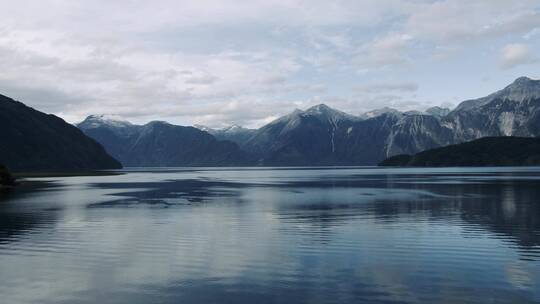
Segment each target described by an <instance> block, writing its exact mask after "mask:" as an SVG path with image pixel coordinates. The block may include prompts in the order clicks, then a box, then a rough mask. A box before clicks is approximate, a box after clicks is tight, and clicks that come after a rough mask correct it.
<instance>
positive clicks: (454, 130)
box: [79, 77, 540, 165]
mask: <svg viewBox="0 0 540 304" xmlns="http://www.w3.org/2000/svg"><path fill="white" fill-rule="evenodd" d="M149 125H150V124H148V125H144V126H137V125H133V124H130V123H128V122H125V121H121V120H118V119H113V118H111V117H102V116H90V117H89V118H88V119H87V120H86V121H85V122H83V123H81V124H79V127H80V128H81V129H83V130H84V131H85V133H87V134H88V135H90V136H92V137H93V138H95V139H96V140H98V141H99V142H101V143H102V144H103V145H104V146H105V147H106V148H107V149H108V151H109V152H110V153H111V154H112V155H113V156H116V155H119V154H117V153H118V151H117V150H116V149H117V148H118V149H120V151H126V148H125V147H130V148H129V149H134V150H137V149H138V148H136V147H137V145H139V144H140V142H145V145H148V146H147V147H146V148H145V149H143V151H142V152H144V153H142V152H141V153H139V155H138V157H139V159H138V160H137V161H136V162H134V163H136V164H139V165H140V164H142V163H144V164H152V162H145V161H144V160H145V157H146V158H148V157H149V156H148V155H152V153H157V152H155V151H154V150H153V149H155V150H157V151H164V150H166V151H169V152H167V153H169V154H170V155H173V154H175V153H180V152H179V151H183V149H186V148H184V147H190V146H192V145H193V142H189V143H187V144H186V139H185V138H184V137H182V136H174V135H170V136H158V135H157V134H156V132H154V131H152V130H153V129H152V130H151V129H150V128H149ZM158 125H159V126H160V130H161V131H160V132H165V130H168V129H175V130H176V131H175V132H178V133H180V129H178V128H187V127H180V126H173V125H168V126H162V125H163V123H160V124H158ZM197 128H198V129H199V130H197V129H195V128H191V129H192V131H191V132H192V133H193V130H194V131H196V132H198V133H197V134H198V135H197V136H202V137H205V136H206V137H205V138H206V139H205V142H213V143H214V144H213V145H210V146H212V148H211V149H210V148H208V149H202V150H196V151H197V154H204V153H210V154H209V155H211V157H210V158H211V159H218V158H219V155H221V154H220V153H228V154H227V155H229V156H231V157H232V159H234V160H235V162H236V163H239V162H240V161H239V159H240V158H242V163H244V164H246V163H250V164H259V165H374V164H376V163H378V162H379V161H381V160H383V159H385V158H387V157H389V156H393V155H396V154H403V153H405V154H414V153H417V152H420V151H423V150H426V149H431V148H435V147H440V146H445V145H449V144H456V143H461V142H465V141H470V140H473V139H477V138H480V137H485V136H507V135H514V136H527V137H533V136H539V135H540V81H538V80H532V79H530V78H526V77H521V78H518V79H516V80H515V81H514V82H513V83H512V84H510V85H508V86H507V87H506V88H504V89H502V90H500V91H498V92H496V93H493V94H490V95H488V96H486V97H482V98H479V99H474V100H467V101H464V102H462V103H461V104H460V105H459V106H458V107H457V108H456V109H454V110H453V111H450V110H449V109H446V108H441V107H432V108H429V109H427V110H426V111H424V112H420V111H408V112H400V111H398V110H395V109H392V108H383V109H378V110H374V111H370V112H367V113H364V114H362V115H360V116H353V115H350V114H347V113H344V112H342V111H339V110H336V109H333V108H331V107H329V106H327V105H324V104H319V105H316V106H313V107H311V108H308V109H306V110H298V109H297V110H295V111H293V112H291V113H290V114H288V115H284V116H282V117H280V118H278V119H276V120H274V121H272V122H270V123H269V124H267V125H265V126H263V127H261V128H259V129H257V130H251V129H246V128H242V127H240V126H234V125H233V126H230V127H227V128H223V129H211V128H207V127H203V126H197ZM120 129H121V130H123V131H119V130H120ZM96 130H99V132H97V131H96ZM104 130H108V132H109V133H112V134H113V135H114V137H113V136H112V135H106V134H108V133H107V132H106V131H104ZM149 130H150V131H149ZM201 130H203V131H201ZM171 132H172V131H171ZM175 132H172V133H175ZM132 133H133V134H135V135H133V134H132ZM147 133H148V138H152V139H151V140H150V139H145V141H143V140H142V139H140V138H139V137H140V136H141V134H147ZM126 134H127V136H126ZM201 134H202V135H201ZM122 136H124V137H125V138H129V140H132V141H133V143H132V142H128V143H124V142H122V140H119V138H122ZM193 136H195V135H193ZM145 137H146V135H145ZM219 140H225V141H223V142H220V141H219ZM150 142H151V143H152V144H149V143H150ZM170 142H175V143H176V145H173V148H171V147H170V145H171V144H170ZM232 142H234V143H237V144H238V145H239V147H240V148H238V146H236V145H234V144H233V143H232ZM216 143H221V145H223V143H228V144H233V145H234V147H236V148H230V147H229V148H228V149H224V148H223V147H219V148H218V147H217V146H215V145H217V144H216ZM117 146H118V147H117ZM208 147H209V146H208ZM129 149H128V150H127V151H130V150H129ZM168 149H170V150H168ZM235 149H238V150H235ZM239 149H242V150H243V151H240V150H239ZM244 151H245V152H244ZM122 153H124V152H122ZM130 153H132V152H130ZM160 153H161V152H160ZM182 153H184V152H182ZM212 153H213V154H212ZM242 153H244V154H242ZM123 157H125V156H119V158H120V159H123ZM252 160H255V161H254V162H252ZM156 162H157V161H156ZM154 163H155V162H154ZM158 163H160V164H162V165H164V164H166V162H158ZM130 164H131V163H130Z"/></svg>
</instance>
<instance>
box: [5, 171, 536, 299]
mask: <svg viewBox="0 0 540 304" xmlns="http://www.w3.org/2000/svg"><path fill="white" fill-rule="evenodd" d="M121 173H122V174H120V175H110V176H79V177H51V178H30V179H28V181H27V182H26V183H25V184H23V185H22V186H21V187H19V188H17V189H16V190H12V191H10V192H8V193H4V194H0V302H1V303H98V302H102V303H360V302H364V303H535V302H536V303H538V302H540V168H469V169H379V168H310V169H307V168H305V169H302V168H274V169H272V168H267V169H265V168H242V169H219V168H205V169H189V168H185V169H182V168H179V169H144V170H138V169H131V170H125V171H121Z"/></svg>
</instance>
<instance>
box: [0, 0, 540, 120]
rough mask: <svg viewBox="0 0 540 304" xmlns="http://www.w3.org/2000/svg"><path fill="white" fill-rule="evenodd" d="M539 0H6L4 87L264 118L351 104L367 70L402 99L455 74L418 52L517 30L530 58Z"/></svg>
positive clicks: (518, 57)
mask: <svg viewBox="0 0 540 304" xmlns="http://www.w3.org/2000/svg"><path fill="white" fill-rule="evenodd" d="M539 8H540V7H539V4H538V1H529V0H520V1H506V0H504V1H503V0H490V1H487V0H486V1H465V0H442V1H431V0H401V1H395V0H366V1H354V0H339V1H322V0H313V1H309V2H306V1H302V0H275V1H272V0H254V1H248V2H246V1H240V0H197V1H195V0H185V1H175V0H156V1H151V2H150V1H143V0H118V1H105V0H95V1H68V0H43V1H33V0H19V1H16V2H13V1H11V2H9V1H3V2H2V3H0V19H1V20H2V25H1V26H0V93H2V94H6V95H11V96H12V97H15V98H18V99H21V101H23V102H26V103H28V104H30V105H31V106H34V107H36V108H38V109H39V110H43V111H46V112H52V113H56V114H61V115H62V116H63V117H65V118H68V119H69V120H70V121H71V122H74V121H77V120H81V119H83V118H84V116H86V115H89V114H94V113H100V112H103V109H106V112H107V113H113V114H119V115H121V116H123V117H126V118H128V119H131V120H134V121H136V122H142V121H147V120H150V119H165V118H167V119H169V120H171V121H172V122H175V123H183V124H190V123H204V124H207V125H210V126H213V125H223V124H225V123H229V122H232V123H239V124H246V125H249V126H254V125H257V124H260V123H261V122H263V121H266V119H269V117H275V116H276V115H279V114H284V113H287V112H290V111H292V110H293V109H294V108H295V107H297V106H301V107H303V106H306V105H308V104H311V103H312V102H330V103H332V104H331V105H333V106H335V107H338V108H341V109H343V110H351V111H354V110H355V109H356V108H357V107H358V106H360V105H359V102H356V101H354V98H353V97H356V95H355V96H353V97H351V96H348V94H351V90H350V88H352V87H354V86H355V85H356V84H358V83H373V84H374V85H372V87H371V88H367V87H366V88H363V89H362V88H357V90H356V91H355V92H353V94H359V93H361V92H359V90H360V91H361V90H364V92H363V93H365V94H372V95H373V94H374V93H373V92H374V91H376V90H380V91H390V93H384V94H387V95H396V96H400V97H401V98H393V99H392V100H389V99H388V98H386V99H385V98H382V97H381V98H378V97H377V96H369V99H366V100H375V101H376V102H378V103H379V104H381V105H382V103H384V102H389V103H392V106H395V107H397V108H399V107H400V106H402V107H403V108H406V107H408V106H409V105H407V104H406V103H407V100H410V99H411V98H413V96H410V95H411V94H416V93H417V92H416V91H417V90H416V88H417V86H418V84H416V83H417V82H418V83H419V84H422V83H421V80H420V79H421V78H424V81H425V79H428V82H429V81H431V80H432V79H435V78H441V82H444V81H449V80H448V79H443V78H444V77H445V76H444V75H445V73H444V72H445V71H439V70H436V68H435V67H427V68H426V67H425V66H421V64H422V61H423V60H424V57H425V55H426V54H427V55H428V56H429V55H430V54H429V53H430V52H431V55H432V56H433V55H436V54H438V56H437V58H440V60H439V61H440V62H443V63H444V62H446V60H448V59H447V57H451V56H452V57H454V58H455V57H457V58H458V59H460V60H461V59H462V58H461V57H459V56H465V55H467V56H472V57H475V56H476V58H478V57H479V56H483V55H477V54H475V53H474V52H475V51H476V50H474V51H472V50H471V51H469V50H468V48H465V46H471V45H476V46H479V47H480V48H481V49H482V50H483V51H485V52H488V51H489V50H487V49H488V48H491V49H492V50H491V52H492V53H494V55H500V54H498V53H497V51H498V49H499V48H500V47H502V46H503V45H504V44H505V43H507V42H508V41H516V42H517V43H520V42H523V41H519V40H516V39H519V38H521V39H529V40H528V41H527V46H528V49H527V50H526V51H525V52H524V51H523V49H521V50H520V49H519V48H517V49H516V47H514V48H513V49H509V50H506V49H505V51H503V54H502V59H501V65H502V66H503V67H505V68H509V67H513V66H516V65H518V64H525V63H527V62H529V63H530V62H532V61H533V60H534V57H533V56H532V55H531V54H534V53H538V47H539V46H538V44H537V43H536V44H535V42H534V39H533V37H536V36H535V35H536V33H537V32H538V28H540V16H539V12H540V11H539ZM510 38H511V39H512V40H510ZM467 52H468V53H467ZM520 52H521V53H520ZM442 53H445V54H448V53H451V56H443V55H441V54H442ZM462 53H465V55H463V54H462ZM492 57H495V56H492ZM497 58H498V57H497ZM497 58H495V60H496V59H497ZM481 59H483V58H481ZM491 60H494V59H493V58H492V59H491ZM462 61H463V63H462V64H463V65H462V66H459V68H461V69H462V70H463V69H472V68H471V67H469V66H468V63H467V61H466V60H462ZM456 62H458V65H459V60H458V61H456ZM469 62H470V61H469ZM403 67H405V68H406V69H404V68H403ZM404 71H405V72H404ZM415 73H416V74H415ZM475 73H476V74H478V73H480V72H475ZM475 73H470V75H471V76H470V77H477V78H478V79H480V78H481V77H482V76H483V75H476V74H475ZM426 75H428V76H426ZM448 77H449V76H448ZM495 78H496V77H495ZM385 79H393V80H395V81H394V82H393V84H387V85H384V84H385V82H384V80H385ZM410 79H414V80H415V83H411V82H410ZM377 85H379V87H377ZM392 85H393V86H394V87H392ZM415 85H416V87H415ZM471 86H472V84H471ZM425 87H426V86H424V85H423V84H422V88H423V89H424V88H425ZM366 90H368V91H369V90H372V92H371V93H367V92H365V91H366ZM423 91H424V90H423ZM450 93H451V92H445V91H441V92H436V93H433V94H432V96H429V98H424V100H428V99H429V100H434V102H436V101H437V98H440V97H441V96H443V97H444V96H447V95H449V94H450ZM407 94H408V95H407ZM402 95H406V96H402ZM471 97H472V96H471ZM366 98H367V97H366ZM385 100H386V101H385Z"/></svg>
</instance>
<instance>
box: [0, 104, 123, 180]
mask: <svg viewBox="0 0 540 304" xmlns="http://www.w3.org/2000/svg"><path fill="white" fill-rule="evenodd" d="M0 163H2V164H4V165H5V166H6V167H8V168H9V169H10V170H12V171H76V170H95V169H116V168H121V165H120V163H119V162H118V161H116V160H115V159H114V158H112V157H111V156H110V155H108V154H107V153H106V152H105V150H104V149H103V147H102V146H101V145H100V144H99V143H97V142H96V141H95V140H93V139H91V138H89V137H87V136H86V135H84V133H83V132H81V131H80V130H79V129H77V128H76V127H75V126H72V125H70V124H68V123H66V122H65V121H64V120H62V119H61V118H58V117H56V116H54V115H50V114H45V113H42V112H39V111H37V110H35V109H32V108H30V107H27V106H26V105H24V104H23V103H20V102H18V101H15V100H13V99H11V98H9V97H6V96H3V95H0Z"/></svg>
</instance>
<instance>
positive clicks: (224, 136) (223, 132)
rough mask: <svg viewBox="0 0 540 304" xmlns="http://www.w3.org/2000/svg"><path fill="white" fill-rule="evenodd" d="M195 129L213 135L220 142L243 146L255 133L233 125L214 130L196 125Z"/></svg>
mask: <svg viewBox="0 0 540 304" xmlns="http://www.w3.org/2000/svg"><path fill="white" fill-rule="evenodd" d="M194 127H195V128H197V129H199V130H201V131H205V132H207V133H210V134H212V135H213V136H214V137H216V138H217V139H219V140H228V141H232V142H234V143H237V144H238V145H240V146H242V145H243V144H244V143H245V142H246V141H247V140H248V139H249V138H250V137H251V136H252V135H253V134H254V133H255V129H248V128H244V127H241V126H239V125H231V126H228V127H225V128H222V129H213V128H210V127H207V126H203V125H194Z"/></svg>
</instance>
